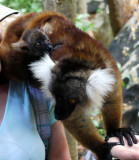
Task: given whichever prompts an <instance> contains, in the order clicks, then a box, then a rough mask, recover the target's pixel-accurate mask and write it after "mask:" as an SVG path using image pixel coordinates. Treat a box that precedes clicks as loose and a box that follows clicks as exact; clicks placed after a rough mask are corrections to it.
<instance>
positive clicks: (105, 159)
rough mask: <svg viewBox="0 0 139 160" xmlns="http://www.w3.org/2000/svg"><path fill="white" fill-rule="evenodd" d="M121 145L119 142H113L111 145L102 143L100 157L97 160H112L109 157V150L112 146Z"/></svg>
mask: <svg viewBox="0 0 139 160" xmlns="http://www.w3.org/2000/svg"><path fill="white" fill-rule="evenodd" d="M117 145H121V144H120V143H119V142H113V143H107V142H106V143H104V145H103V150H102V151H101V154H100V155H101V157H99V160H112V155H111V152H110V151H111V149H112V148H113V147H114V146H117Z"/></svg>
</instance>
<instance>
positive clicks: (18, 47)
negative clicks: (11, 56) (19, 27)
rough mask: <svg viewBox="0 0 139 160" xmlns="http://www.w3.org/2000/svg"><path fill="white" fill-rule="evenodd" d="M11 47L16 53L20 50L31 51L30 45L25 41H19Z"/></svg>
mask: <svg viewBox="0 0 139 160" xmlns="http://www.w3.org/2000/svg"><path fill="white" fill-rule="evenodd" d="M11 47H12V48H13V49H15V50H16V51H17V50H19V51H28V50H29V47H28V45H27V44H26V42H25V41H23V40H22V41H18V42H16V43H12V44H11Z"/></svg>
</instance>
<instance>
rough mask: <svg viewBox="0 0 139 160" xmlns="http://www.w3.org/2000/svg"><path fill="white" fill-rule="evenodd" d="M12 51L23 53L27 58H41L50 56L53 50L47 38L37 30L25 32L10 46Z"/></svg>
mask: <svg viewBox="0 0 139 160" xmlns="http://www.w3.org/2000/svg"><path fill="white" fill-rule="evenodd" d="M11 46H12V48H13V50H14V49H15V50H16V51H20V52H23V53H25V54H26V55H28V56H32V57H33V56H43V55H44V54H45V53H47V54H49V55H50V54H51V52H52V50H53V46H52V43H51V41H50V39H49V37H48V36H47V35H46V34H45V33H44V32H43V31H42V30H40V29H39V28H35V29H31V30H27V31H25V32H24V33H23V35H22V37H21V38H20V40H19V41H18V42H16V43H12V44H11Z"/></svg>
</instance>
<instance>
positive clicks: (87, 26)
mask: <svg viewBox="0 0 139 160" xmlns="http://www.w3.org/2000/svg"><path fill="white" fill-rule="evenodd" d="M88 17H89V14H78V15H77V16H76V27H78V28H79V29H81V30H82V31H88V30H92V31H94V32H95V31H96V28H95V26H94V24H93V23H92V22H91V21H89V20H88Z"/></svg>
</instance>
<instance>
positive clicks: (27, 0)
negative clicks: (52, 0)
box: [0, 0, 42, 13]
mask: <svg viewBox="0 0 139 160" xmlns="http://www.w3.org/2000/svg"><path fill="white" fill-rule="evenodd" d="M0 4H2V5H4V6H6V7H9V8H12V9H15V10H18V11H20V12H21V13H27V12H41V11H42V0H0Z"/></svg>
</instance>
